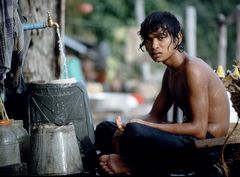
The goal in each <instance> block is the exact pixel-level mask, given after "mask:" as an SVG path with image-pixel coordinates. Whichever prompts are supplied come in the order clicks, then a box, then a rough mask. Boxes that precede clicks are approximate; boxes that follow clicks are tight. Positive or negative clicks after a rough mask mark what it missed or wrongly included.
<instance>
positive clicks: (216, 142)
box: [194, 123, 240, 148]
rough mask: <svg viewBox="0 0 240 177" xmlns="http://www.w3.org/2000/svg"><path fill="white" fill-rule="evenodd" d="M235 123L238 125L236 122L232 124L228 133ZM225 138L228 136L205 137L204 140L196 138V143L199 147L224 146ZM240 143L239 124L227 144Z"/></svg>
mask: <svg viewBox="0 0 240 177" xmlns="http://www.w3.org/2000/svg"><path fill="white" fill-rule="evenodd" d="M235 125H236V124H235V123H231V124H230V127H229V131H228V133H231V131H232V130H233V128H234V127H235ZM225 140H226V137H221V138H211V139H204V140H196V141H195V142H194V144H195V146H196V147H197V148H207V147H216V146H222V145H223V144H224V141H225ZM239 143H240V126H239V124H238V125H237V127H236V129H235V130H234V131H233V134H232V135H231V136H230V138H229V139H228V141H227V143H226V144H239Z"/></svg>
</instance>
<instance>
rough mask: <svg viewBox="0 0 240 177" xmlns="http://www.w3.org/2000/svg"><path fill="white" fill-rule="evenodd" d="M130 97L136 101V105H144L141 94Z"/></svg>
mask: <svg viewBox="0 0 240 177" xmlns="http://www.w3.org/2000/svg"><path fill="white" fill-rule="evenodd" d="M132 95H133V96H134V97H135V98H136V99H137V101H138V104H143V103H144V98H143V96H142V95H141V94H139V93H133V94H132Z"/></svg>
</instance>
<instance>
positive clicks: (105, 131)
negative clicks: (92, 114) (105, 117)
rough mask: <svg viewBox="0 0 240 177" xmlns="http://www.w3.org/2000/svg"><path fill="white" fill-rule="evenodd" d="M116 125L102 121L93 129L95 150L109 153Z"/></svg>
mask: <svg viewBox="0 0 240 177" xmlns="http://www.w3.org/2000/svg"><path fill="white" fill-rule="evenodd" d="M116 128H117V127H116V124H115V123H114V122H110V121H103V122H101V123H99V124H98V125H97V126H96V129H95V145H96V149H97V150H101V151H110V150H111V149H112V136H113V134H114V133H115V131H116Z"/></svg>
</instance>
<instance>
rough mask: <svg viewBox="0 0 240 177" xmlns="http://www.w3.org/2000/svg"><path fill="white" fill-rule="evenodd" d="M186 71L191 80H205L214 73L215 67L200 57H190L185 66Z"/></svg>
mask: <svg viewBox="0 0 240 177" xmlns="http://www.w3.org/2000/svg"><path fill="white" fill-rule="evenodd" d="M185 72H186V76H187V78H189V79H191V80H195V79H197V80H199V79H200V80H205V79H208V78H209V76H210V75H213V74H214V71H213V69H212V68H211V67H210V66H209V65H208V64H207V63H206V62H204V61H203V60H202V59H199V58H193V59H189V60H188V62H187V63H186V66H185Z"/></svg>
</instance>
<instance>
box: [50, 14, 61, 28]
mask: <svg viewBox="0 0 240 177" xmlns="http://www.w3.org/2000/svg"><path fill="white" fill-rule="evenodd" d="M48 27H50V28H59V25H58V23H57V22H54V21H53V20H52V18H51V16H50V12H48Z"/></svg>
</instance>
